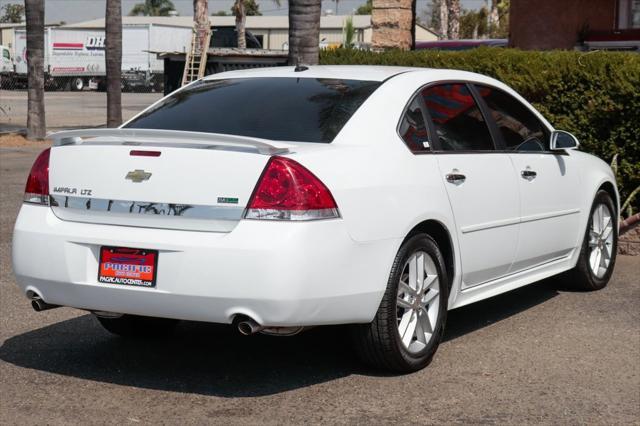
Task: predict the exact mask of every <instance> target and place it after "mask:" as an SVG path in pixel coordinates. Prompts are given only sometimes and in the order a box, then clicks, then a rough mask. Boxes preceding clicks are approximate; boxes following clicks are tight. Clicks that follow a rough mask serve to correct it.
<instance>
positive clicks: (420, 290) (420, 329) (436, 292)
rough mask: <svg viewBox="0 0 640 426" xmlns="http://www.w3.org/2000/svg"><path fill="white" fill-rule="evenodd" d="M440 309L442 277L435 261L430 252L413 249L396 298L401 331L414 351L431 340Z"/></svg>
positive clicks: (406, 346) (408, 346)
mask: <svg viewBox="0 0 640 426" xmlns="http://www.w3.org/2000/svg"><path fill="white" fill-rule="evenodd" d="M439 310H440V280H439V276H438V270H437V268H436V264H435V262H434V261H433V259H432V258H431V256H429V255H428V254H427V253H425V252H423V251H417V252H415V253H413V254H412V255H411V256H410V257H409V259H408V260H407V262H406V263H405V265H404V267H403V268H402V274H400V282H399V283H398V294H397V301H396V319H397V323H398V333H399V334H400V339H401V340H402V344H403V345H404V347H405V348H406V349H407V350H408V351H409V352H411V353H417V352H420V351H421V350H423V349H424V348H425V347H426V346H427V344H428V343H429V341H430V340H431V338H432V336H433V334H434V331H435V327H436V322H437V320H438V314H439Z"/></svg>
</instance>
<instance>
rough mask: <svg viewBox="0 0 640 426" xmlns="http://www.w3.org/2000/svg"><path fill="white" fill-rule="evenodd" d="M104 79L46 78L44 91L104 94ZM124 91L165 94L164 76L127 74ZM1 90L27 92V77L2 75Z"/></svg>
mask: <svg viewBox="0 0 640 426" xmlns="http://www.w3.org/2000/svg"><path fill="white" fill-rule="evenodd" d="M105 85H106V83H105V79H104V77H83V76H66V77H46V78H45V85H44V90H45V91H47V92H61V91H66V92H73V91H86V90H92V91H99V92H104V91H105V89H106V87H105ZM121 87H122V91H123V92H135V93H163V91H164V74H153V75H147V74H144V73H139V74H125V75H123V77H122V84H121ZM0 89H1V90H26V89H27V76H26V75H17V74H0Z"/></svg>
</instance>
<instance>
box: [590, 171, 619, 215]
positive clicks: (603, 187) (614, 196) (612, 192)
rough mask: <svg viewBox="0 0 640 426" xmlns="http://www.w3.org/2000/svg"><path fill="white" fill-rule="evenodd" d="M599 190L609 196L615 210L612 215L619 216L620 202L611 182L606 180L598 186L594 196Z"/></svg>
mask: <svg viewBox="0 0 640 426" xmlns="http://www.w3.org/2000/svg"><path fill="white" fill-rule="evenodd" d="M600 190H603V191H606V192H607V193H608V194H609V195H610V196H611V199H612V200H613V205H614V206H615V208H616V211H615V212H614V213H615V214H616V217H618V216H620V200H619V199H618V191H617V190H616V187H615V185H614V184H613V183H612V182H610V181H608V180H607V181H604V182H603V183H602V184H600V186H599V187H598V190H597V191H596V194H597V193H598V191H600ZM616 222H617V220H616Z"/></svg>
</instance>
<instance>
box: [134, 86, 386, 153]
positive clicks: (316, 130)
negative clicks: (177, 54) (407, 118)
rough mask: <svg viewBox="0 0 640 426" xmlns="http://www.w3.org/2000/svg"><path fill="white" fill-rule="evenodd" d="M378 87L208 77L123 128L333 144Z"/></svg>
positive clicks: (171, 96)
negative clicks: (214, 78)
mask: <svg viewBox="0 0 640 426" xmlns="http://www.w3.org/2000/svg"><path fill="white" fill-rule="evenodd" d="M379 86H380V82H377V81H362V80H338V79H321V78H293V77H260V78H236V79H225V80H204V81H201V82H198V83H196V84H194V85H192V86H189V87H187V88H185V89H184V90H180V91H178V92H175V93H174V94H172V95H170V96H169V97H167V98H166V99H164V100H163V101H162V102H161V103H159V104H158V105H156V106H155V107H153V108H151V109H149V110H148V111H145V112H144V113H143V114H141V115H140V116H138V117H136V118H135V119H133V120H132V121H131V122H129V123H127V125H126V126H125V127H128V128H136V129H163V130H184V131H193V132H206V133H221V134H227V135H239V136H249V137H256V138H263V139H270V140H277V141H296V142H322V143H330V142H331V141H333V139H334V138H335V136H336V135H337V134H338V132H340V130H341V129H342V127H343V126H344V125H345V124H346V123H347V121H349V119H350V118H351V116H352V115H353V114H354V113H355V112H356V110H357V109H358V108H360V106H361V105H362V103H363V102H364V101H365V100H366V99H367V98H368V97H369V96H370V95H371V93H373V92H374V91H375V90H376V89H377V88H378V87H379Z"/></svg>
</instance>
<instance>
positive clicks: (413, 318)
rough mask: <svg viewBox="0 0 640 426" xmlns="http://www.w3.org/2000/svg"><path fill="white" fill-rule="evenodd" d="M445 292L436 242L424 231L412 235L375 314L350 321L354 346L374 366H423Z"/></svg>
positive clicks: (437, 333) (434, 344) (438, 335)
mask: <svg viewBox="0 0 640 426" xmlns="http://www.w3.org/2000/svg"><path fill="white" fill-rule="evenodd" d="M448 296H449V286H448V280H447V275H446V269H445V267H444V258H443V257H442V254H441V252H440V249H439V248H438V245H437V244H436V242H435V241H434V240H433V239H432V238H431V237H429V236H428V235H425V234H420V235H415V236H413V237H411V238H410V239H409V240H407V241H406V242H405V243H404V244H403V245H402V247H401V248H400V250H399V251H398V254H397V255H396V259H395V261H394V263H393V267H392V269H391V274H390V276H389V281H388V283H387V289H386V292H385V294H384V296H383V298H382V302H381V303H380V307H379V308H378V312H377V313H376V316H375V318H374V319H373V321H372V322H371V323H370V324H361V325H355V326H353V327H352V333H353V337H354V342H355V345H356V351H357V352H358V354H359V355H360V357H361V358H362V359H363V361H365V362H366V363H367V364H370V365H372V366H374V367H377V368H384V369H387V370H392V371H396V372H411V371H417V370H420V369H422V368H424V367H426V366H427V365H428V364H429V363H430V362H431V359H432V357H433V355H434V354H435V352H436V350H437V348H438V345H439V344H440V340H441V339H442V334H443V331H444V323H445V319H446V316H447V300H448Z"/></svg>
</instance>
